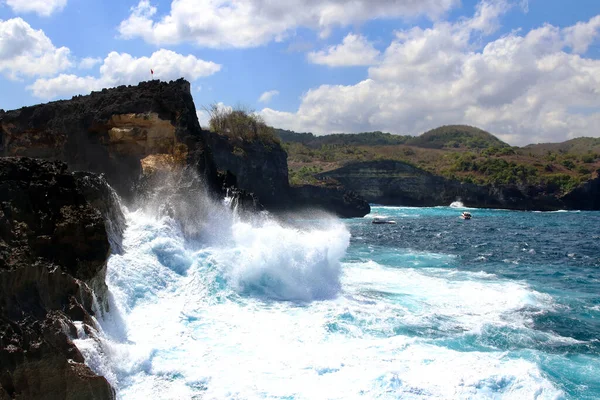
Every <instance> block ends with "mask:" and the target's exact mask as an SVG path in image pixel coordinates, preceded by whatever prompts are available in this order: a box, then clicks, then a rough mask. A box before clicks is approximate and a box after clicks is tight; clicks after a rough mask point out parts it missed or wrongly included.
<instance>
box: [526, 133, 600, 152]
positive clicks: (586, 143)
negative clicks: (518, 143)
mask: <svg viewBox="0 0 600 400" xmlns="http://www.w3.org/2000/svg"><path fill="white" fill-rule="evenodd" d="M524 149H525V150H527V151H529V152H531V153H533V154H536V155H544V154H548V153H549V152H555V153H562V154H565V153H569V154H577V155H585V154H590V153H600V138H591V137H580V138H577V139H571V140H567V141H566V142H562V143H538V144H530V145H527V146H525V147H524Z"/></svg>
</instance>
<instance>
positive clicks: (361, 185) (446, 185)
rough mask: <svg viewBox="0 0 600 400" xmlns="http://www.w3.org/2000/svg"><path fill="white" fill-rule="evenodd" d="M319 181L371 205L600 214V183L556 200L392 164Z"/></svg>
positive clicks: (541, 190)
mask: <svg viewBox="0 0 600 400" xmlns="http://www.w3.org/2000/svg"><path fill="white" fill-rule="evenodd" d="M317 178H319V179H325V178H329V179H335V180H336V181H338V182H339V183H341V184H342V185H343V186H344V187H345V188H347V189H350V190H353V191H355V192H356V193H358V194H359V195H360V196H362V197H363V198H365V199H366V200H367V201H369V202H371V203H376V204H386V205H403V206H418V207H432V206H447V205H449V204H450V203H452V202H453V201H456V200H460V201H462V202H463V203H464V204H465V205H466V206H468V207H482V208H505V209H516V210H543V211H550V210H559V209H563V208H577V209H598V208H596V207H598V206H599V205H600V204H598V200H597V199H598V190H599V188H600V180H599V179H598V178H596V179H595V180H593V181H591V182H590V183H589V184H587V185H586V186H583V187H582V188H580V189H577V190H575V191H573V192H571V193H569V194H567V195H566V196H564V197H559V196H556V195H555V192H556V190H557V188H555V187H549V186H534V185H502V186H493V185H487V186H486V185H475V184H470V183H461V182H458V181H455V180H450V179H446V178H443V177H441V176H437V175H433V174H431V173H429V172H426V171H424V170H422V169H420V168H417V167H415V166H412V165H410V164H407V163H403V162H401V161H391V160H385V161H369V162H364V163H352V164H348V165H346V166H344V167H342V168H339V169H335V170H333V171H328V172H325V173H321V174H318V175H317Z"/></svg>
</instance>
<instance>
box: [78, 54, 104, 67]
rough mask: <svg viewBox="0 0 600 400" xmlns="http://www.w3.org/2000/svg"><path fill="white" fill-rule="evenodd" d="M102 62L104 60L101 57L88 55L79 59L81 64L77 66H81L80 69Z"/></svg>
mask: <svg viewBox="0 0 600 400" xmlns="http://www.w3.org/2000/svg"><path fill="white" fill-rule="evenodd" d="M101 62H102V59H101V58H100V57H98V58H94V57H86V58H84V59H82V60H81V61H79V65H78V66H77V68H79V69H92V68H94V67H95V66H96V65H97V64H100V63H101Z"/></svg>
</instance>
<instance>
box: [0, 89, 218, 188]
mask: <svg viewBox="0 0 600 400" xmlns="http://www.w3.org/2000/svg"><path fill="white" fill-rule="evenodd" d="M157 154H162V155H165V156H169V157H171V159H172V160H173V162H174V163H176V164H178V165H181V166H194V167H195V168H196V169H197V171H198V172H199V173H200V174H201V175H202V176H203V177H204V179H205V180H206V181H207V182H208V183H209V184H210V185H212V184H214V183H215V179H216V170H215V168H214V163H213V161H212V157H211V154H210V151H209V150H208V149H207V147H206V144H205V140H204V137H203V135H202V131H201V129H200V125H199V123H198V118H197V116H196V108H195V106H194V101H193V99H192V95H191V93H190V84H189V82H187V81H185V80H183V79H179V80H177V81H173V82H169V83H166V82H160V81H150V82H142V83H140V84H139V85H138V86H119V87H118V88H114V89H104V90H102V91H101V92H92V94H90V95H88V96H76V97H73V98H72V99H71V100H65V101H55V102H51V103H47V104H40V105H36V106H32V107H23V108H21V109H19V110H13V111H8V112H2V113H0V155H2V156H28V157H36V158H44V159H52V160H61V161H64V162H66V163H67V164H68V166H69V168H70V169H71V170H73V171H78V170H81V171H88V172H95V173H103V174H105V176H106V179H107V180H108V182H109V183H110V184H111V186H113V187H114V188H115V189H117V192H119V194H120V195H121V196H126V197H129V196H130V195H131V193H132V188H133V186H134V185H135V183H136V182H137V180H138V178H139V176H140V173H141V172H142V160H143V159H144V158H146V157H148V156H151V155H157Z"/></svg>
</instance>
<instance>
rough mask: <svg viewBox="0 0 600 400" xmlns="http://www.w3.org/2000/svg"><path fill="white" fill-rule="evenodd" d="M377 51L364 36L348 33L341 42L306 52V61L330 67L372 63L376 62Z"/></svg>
mask: <svg viewBox="0 0 600 400" xmlns="http://www.w3.org/2000/svg"><path fill="white" fill-rule="evenodd" d="M378 56H379V51H378V50H377V49H376V48H375V47H373V44H372V43H370V42H369V41H368V40H367V39H366V38H365V37H364V36H361V35H355V34H352V33H350V34H348V35H347V36H346V37H345V38H344V40H343V41H342V43H341V44H339V45H336V46H331V47H329V48H328V49H327V50H321V51H315V52H311V53H308V55H307V57H308V61H310V62H311V63H313V64H322V65H328V66H330V67H350V66H359V65H372V64H375V63H376V62H377V58H378Z"/></svg>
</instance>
